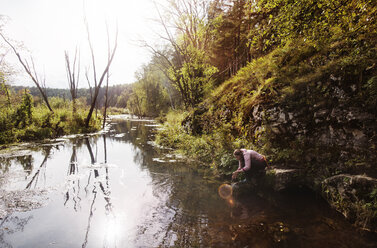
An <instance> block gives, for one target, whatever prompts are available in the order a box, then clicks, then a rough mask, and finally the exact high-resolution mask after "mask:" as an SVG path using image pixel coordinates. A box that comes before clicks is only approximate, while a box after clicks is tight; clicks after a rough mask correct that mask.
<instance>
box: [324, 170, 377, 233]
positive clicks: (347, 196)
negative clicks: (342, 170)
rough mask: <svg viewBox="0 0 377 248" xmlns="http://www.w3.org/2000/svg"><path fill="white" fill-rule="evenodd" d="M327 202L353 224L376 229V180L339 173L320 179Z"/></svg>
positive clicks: (372, 229)
mask: <svg viewBox="0 0 377 248" xmlns="http://www.w3.org/2000/svg"><path fill="white" fill-rule="evenodd" d="M321 185H322V195H323V197H324V198H325V199H326V200H327V202H328V203H329V204H330V205H331V206H332V207H333V208H335V209H336V210H337V211H339V212H340V213H342V214H343V215H344V216H345V217H346V218H347V219H348V220H349V221H350V222H352V223H354V224H355V225H357V226H359V227H361V228H364V229H367V230H371V231H374V232H376V231H377V216H376V214H375V213H376V211H377V180H376V179H375V178H371V177H367V176H364V175H348V174H340V175H336V176H333V177H330V178H327V179H325V180H323V181H322V183H321Z"/></svg>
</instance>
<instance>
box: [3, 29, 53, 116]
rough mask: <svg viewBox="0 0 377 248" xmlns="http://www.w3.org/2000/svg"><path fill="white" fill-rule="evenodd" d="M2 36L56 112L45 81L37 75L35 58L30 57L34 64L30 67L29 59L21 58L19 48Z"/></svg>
mask: <svg viewBox="0 0 377 248" xmlns="http://www.w3.org/2000/svg"><path fill="white" fill-rule="evenodd" d="M0 35H1V37H2V38H3V40H4V41H5V42H6V43H7V44H8V45H9V46H10V47H11V48H12V50H13V52H14V53H15V54H16V56H17V58H18V61H19V62H20V63H21V65H22V66H23V67H24V69H25V71H26V73H27V74H28V75H29V76H30V78H31V80H33V82H34V84H35V85H36V86H37V88H38V90H39V92H40V93H41V95H42V98H43V100H44V101H45V103H46V105H47V107H48V109H49V110H50V111H51V112H54V111H53V110H52V108H51V106H50V104H49V102H48V98H47V94H46V91H45V88H46V87H45V81H44V80H43V81H42V82H41V81H40V79H39V78H38V75H37V72H36V70H35V66H34V60H33V58H30V60H31V64H32V66H33V69H31V68H30V65H29V62H28V61H27V60H23V59H22V58H21V55H20V54H19V53H18V51H17V49H16V48H15V47H14V46H13V45H12V43H10V42H9V41H8V39H7V38H5V36H4V35H3V34H2V33H0Z"/></svg>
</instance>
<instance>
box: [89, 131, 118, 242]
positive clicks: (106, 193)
mask: <svg viewBox="0 0 377 248" xmlns="http://www.w3.org/2000/svg"><path fill="white" fill-rule="evenodd" d="M85 143H86V146H87V149H88V152H89V155H90V159H91V166H97V163H96V162H97V161H96V157H95V156H94V154H93V151H92V147H91V145H90V142H89V139H88V138H86V139H85ZM103 144H104V163H102V164H101V167H104V168H105V185H106V187H105V186H104V184H103V182H102V181H101V179H100V173H99V170H98V169H97V168H94V169H93V170H90V175H89V179H88V185H87V186H86V188H88V187H89V186H90V183H91V180H90V177H91V174H92V172H93V174H94V180H93V182H92V184H91V186H92V187H93V189H92V191H91V192H92V194H93V199H92V202H91V205H90V210H89V216H88V222H87V227H86V232H85V238H84V242H83V244H82V247H83V248H84V247H86V246H87V244H88V237H89V232H90V228H91V222H92V218H93V216H94V211H95V208H94V205H95V202H96V199H97V193H99V192H100V193H102V195H103V197H104V199H105V202H106V205H105V214H106V220H107V222H108V224H109V223H112V222H114V220H115V216H114V213H113V207H112V203H111V197H110V195H111V190H110V183H109V168H108V164H107V147H106V135H103ZM98 189H100V191H98ZM109 226H114V224H112V225H109ZM112 232H115V230H112V229H111V228H110V229H107V232H106V233H105V239H104V243H106V244H107V243H111V242H115V241H116V239H115V238H116V237H115V236H114V235H113V233H112ZM110 238H113V240H109V239H110ZM105 247H106V246H105Z"/></svg>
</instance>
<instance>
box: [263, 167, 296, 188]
mask: <svg viewBox="0 0 377 248" xmlns="http://www.w3.org/2000/svg"><path fill="white" fill-rule="evenodd" d="M299 175H300V173H299V170H297V169H279V168H274V169H269V170H267V171H266V176H265V184H266V185H267V186H269V187H271V188H272V189H273V190H275V191H281V190H283V189H286V188H289V187H293V186H298V185H300V184H301V181H300V176H299Z"/></svg>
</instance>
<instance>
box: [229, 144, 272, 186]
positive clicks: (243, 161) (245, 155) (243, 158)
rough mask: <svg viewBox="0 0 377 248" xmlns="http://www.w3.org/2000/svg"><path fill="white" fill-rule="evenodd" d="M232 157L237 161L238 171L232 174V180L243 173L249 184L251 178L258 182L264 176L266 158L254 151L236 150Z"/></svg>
mask: <svg viewBox="0 0 377 248" xmlns="http://www.w3.org/2000/svg"><path fill="white" fill-rule="evenodd" d="M233 156H234V157H235V158H236V159H237V160H238V169H237V170H236V171H234V172H233V174H232V179H233V180H234V179H236V178H237V176H238V174H240V173H244V174H245V177H246V181H248V182H251V179H252V178H255V179H256V180H258V179H259V178H261V177H263V176H264V175H265V168H266V167H267V161H266V157H265V156H263V155H262V154H259V153H257V152H256V151H254V150H246V149H236V150H235V151H234V152H233Z"/></svg>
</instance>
